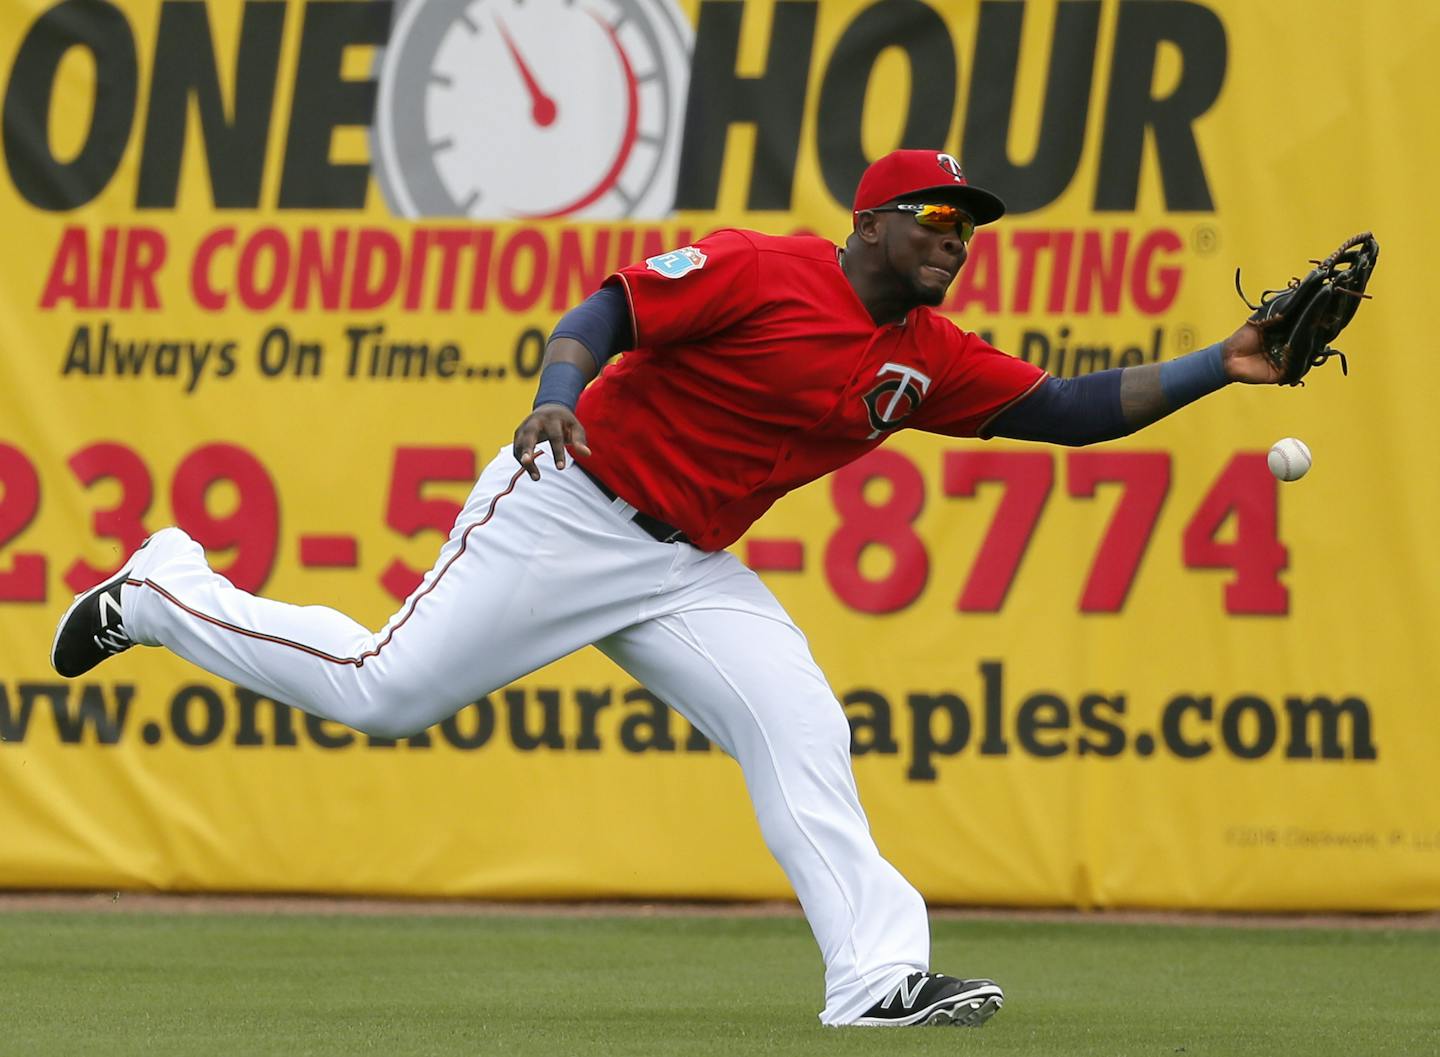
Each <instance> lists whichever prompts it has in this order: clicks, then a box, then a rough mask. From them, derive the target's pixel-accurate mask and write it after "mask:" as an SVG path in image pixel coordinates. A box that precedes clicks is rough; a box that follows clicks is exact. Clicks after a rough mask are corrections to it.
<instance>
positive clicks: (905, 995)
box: [855, 973, 1005, 1028]
mask: <svg viewBox="0 0 1440 1057" xmlns="http://www.w3.org/2000/svg"><path fill="white" fill-rule="evenodd" d="M1004 1004H1005V995H1004V993H1003V992H1002V991H1001V990H1000V986H999V985H998V984H996V983H995V981H994V980H958V979H956V978H955V977H953V976H944V975H942V974H941V973H911V974H910V975H909V976H907V977H906V978H905V979H903V980H901V981H900V982H899V983H898V984H896V985H895V987H894V988H893V989H892V990H891V992H890V993H889V994H888V995H886V996H885V997H884V998H883V999H881V1000H880V1001H879V1002H877V1003H876V1004H875V1005H873V1006H871V1007H870V1009H869V1011H868V1012H866V1014H865V1015H864V1016H863V1017H861V1018H860V1019H859V1020H857V1021H855V1023H856V1024H857V1025H859V1026H862V1027H872V1028H903V1027H913V1026H918V1025H929V1024H934V1025H951V1026H954V1027H957V1028H978V1027H979V1026H980V1025H982V1024H984V1023H985V1022H986V1021H987V1020H989V1019H990V1018H991V1017H993V1016H994V1015H995V1014H996V1013H998V1012H999V1011H1000V1007H1001V1006H1003V1005H1004Z"/></svg>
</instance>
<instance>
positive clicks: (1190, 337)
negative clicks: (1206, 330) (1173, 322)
mask: <svg viewBox="0 0 1440 1057" xmlns="http://www.w3.org/2000/svg"><path fill="white" fill-rule="evenodd" d="M1175 349H1176V351H1177V352H1180V353H1186V352H1193V351H1195V328H1194V327H1192V326H1190V325H1189V324H1182V325H1180V326H1178V327H1176V328H1175Z"/></svg>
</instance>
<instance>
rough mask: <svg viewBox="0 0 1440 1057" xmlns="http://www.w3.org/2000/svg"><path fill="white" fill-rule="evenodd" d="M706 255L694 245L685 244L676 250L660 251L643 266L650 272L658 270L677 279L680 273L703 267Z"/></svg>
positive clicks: (667, 276)
mask: <svg viewBox="0 0 1440 1057" xmlns="http://www.w3.org/2000/svg"><path fill="white" fill-rule="evenodd" d="M705 261H706V257H705V254H703V253H701V252H700V251H699V250H697V249H696V248H695V247H694V246H685V247H682V248H681V249H678V250H671V251H670V252H669V253H662V254H660V256H658V257H651V258H649V259H648V260H647V261H646V262H645V267H647V268H649V269H650V270H651V271H652V272H658V273H659V274H660V275H663V276H665V278H667V279H679V278H680V277H681V276H682V275H689V274H690V273H691V272H693V271H696V270H698V269H700V268H703V267H705Z"/></svg>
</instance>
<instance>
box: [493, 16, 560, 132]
mask: <svg viewBox="0 0 1440 1057" xmlns="http://www.w3.org/2000/svg"><path fill="white" fill-rule="evenodd" d="M495 24H496V25H497V26H499V27H500V36H502V37H504V38H505V47H507V48H509V49H510V57H511V58H512V59H514V60H515V65H516V67H518V68H519V70H520V76H521V77H522V78H524V80H525V87H526V88H527V89H528V90H529V92H530V117H531V118H533V119H534V121H535V124H537V125H539V126H540V127H541V128H545V127H546V126H548V125H551V124H553V123H554V121H555V114H556V111H557V110H558V108H557V107H556V106H555V100H553V99H551V98H550V97H549V96H548V95H546V94H545V90H544V89H543V88H541V87H540V82H539V81H537V80H535V75H534V74H533V73H531V72H530V66H529V64H528V63H526V62H525V57H524V56H523V55H521V54H520V49H519V48H517V47H516V46H515V42H514V41H513V40H511V39H510V33H509V31H508V30H506V28H505V23H504V22H501V21H500V19H499V18H496V19H495Z"/></svg>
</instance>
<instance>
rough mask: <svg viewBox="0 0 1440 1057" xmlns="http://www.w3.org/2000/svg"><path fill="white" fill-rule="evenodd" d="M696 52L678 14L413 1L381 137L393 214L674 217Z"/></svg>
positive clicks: (556, 1)
mask: <svg viewBox="0 0 1440 1057" xmlns="http://www.w3.org/2000/svg"><path fill="white" fill-rule="evenodd" d="M693 38H694V34H693V31H692V30H691V28H690V26H689V24H688V23H687V22H686V21H685V19H684V18H683V17H682V16H681V15H680V13H679V12H678V11H677V10H675V8H674V7H673V6H672V0H409V2H408V3H407V4H406V5H405V6H404V7H403V8H402V9H400V11H399V13H398V14H397V15H396V18H395V23H394V27H393V30H392V32H391V36H390V42H389V44H388V45H387V46H386V48H385V51H384V53H383V55H382V56H381V57H380V59H379V66H380V78H379V79H380V87H379V95H378V99H377V105H376V114H375V123H374V129H373V132H372V157H373V159H374V166H375V173H376V177H377V179H378V181H379V183H380V188H381V191H382V193H383V194H384V196H385V200H386V202H387V204H388V205H389V206H390V210H391V212H392V213H394V214H396V215H397V216H403V217H437V216H451V217H454V216H464V217H471V218H474V219H485V218H492V219H502V218H504V219H530V220H537V219H545V218H551V217H572V218H577V219H614V218H619V217H649V218H659V217H664V216H668V215H669V214H670V212H671V211H672V209H673V207H674V202H675V178H676V172H677V170H678V168H679V162H680V140H681V133H682V129H683V127H684V121H685V103H686V94H687V90H688V88H689V81H690V54H691V50H692V47H693Z"/></svg>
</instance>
